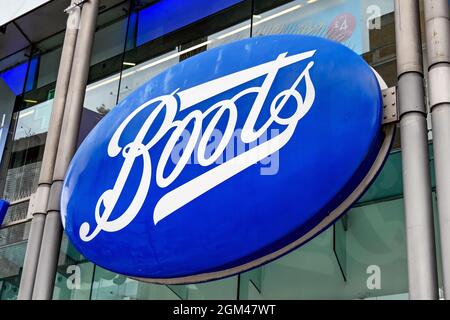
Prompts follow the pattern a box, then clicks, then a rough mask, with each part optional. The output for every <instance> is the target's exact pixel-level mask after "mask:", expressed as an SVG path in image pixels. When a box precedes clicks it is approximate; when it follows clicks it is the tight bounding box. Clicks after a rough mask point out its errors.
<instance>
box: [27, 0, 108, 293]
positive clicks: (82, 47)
mask: <svg viewBox="0 0 450 320" xmlns="http://www.w3.org/2000/svg"><path fill="white" fill-rule="evenodd" d="M98 2H99V0H89V1H88V2H85V3H84V5H83V9H82V12H81V21H80V29H79V31H78V37H77V43H76V49H75V56H74V59H73V65H72V73H71V78H70V83H69V95H68V97H67V102H66V110H65V112H64V119H63V124H62V128H61V133H62V134H61V138H60V139H59V145H58V153H57V156H56V163H55V168H54V172H53V183H52V185H51V189H50V196H49V201H48V206H47V217H46V221H45V227H44V233H43V237H42V245H41V251H40V255H39V263H38V267H37V273H36V280H35V285H34V290H33V299H37V300H49V299H51V298H52V294H53V287H54V283H55V276H56V268H57V265H58V257H59V249H60V244H61V236H62V225H61V218H60V202H59V200H60V196H61V187H62V181H63V179H64V175H65V173H66V170H67V168H68V166H69V163H70V160H71V159H72V157H73V155H74V153H75V149H76V143H77V138H78V132H79V127H80V120H81V113H82V109H83V103H84V96H85V93H86V84H87V80H88V74H89V64H90V57H91V51H92V45H93V41H94V34H95V28H96V22H97V14H98Z"/></svg>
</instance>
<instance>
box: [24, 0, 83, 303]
mask: <svg viewBox="0 0 450 320" xmlns="http://www.w3.org/2000/svg"><path fill="white" fill-rule="evenodd" d="M74 1H75V0H72V4H73V3H74ZM79 20H80V8H78V7H75V8H74V9H73V10H71V11H70V12H69V13H68V18H67V27H66V33H65V37H64V43H63V48H62V53H61V60H60V62H59V70H58V77H57V81H56V90H55V98H54V100H53V106H52V113H51V118H50V125H49V128H48V133H47V139H46V144H45V149H44V155H43V159H42V167H41V171H40V175H39V184H38V188H37V191H36V203H35V207H34V208H33V212H32V215H33V218H32V221H31V228H30V234H29V236H28V243H27V250H26V253H25V260H24V265H23V271H22V277H21V281H20V287H19V294H18V299H20V300H29V299H31V297H32V293H33V286H34V280H35V276H36V269H37V265H38V258H39V251H40V248H41V240H42V234H43V231H44V224H45V216H46V214H47V201H48V195H49V192H50V186H51V183H52V179H53V169H54V165H55V159H56V153H57V149H58V141H59V137H60V133H61V125H62V120H63V115H64V107H65V103H66V97H67V92H68V87H69V79H70V74H71V69H72V61H73V56H74V52H75V44H76V40H77V34H78V25H79V22H80V21H79Z"/></svg>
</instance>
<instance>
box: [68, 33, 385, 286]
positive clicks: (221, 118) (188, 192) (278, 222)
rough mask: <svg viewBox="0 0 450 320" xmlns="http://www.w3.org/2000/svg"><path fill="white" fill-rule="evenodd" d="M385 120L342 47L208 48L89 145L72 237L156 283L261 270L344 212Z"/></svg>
mask: <svg viewBox="0 0 450 320" xmlns="http://www.w3.org/2000/svg"><path fill="white" fill-rule="evenodd" d="M381 109H382V106H381V98H380V87H379V84H378V81H377V78H376V76H375V74H374V73H373V72H372V70H371V69H370V67H369V66H368V65H367V64H366V63H365V62H364V61H363V60H362V59H361V58H360V57H359V56H357V55H356V54H354V53H353V52H352V51H350V50H349V49H347V48H345V47H343V46H342V45H339V44H337V43H335V42H331V41H329V40H324V39H320V38H315V37H304V36H269V37H258V38H254V39H246V40H243V41H238V42H235V43H231V44H229V45H225V46H222V47H219V48H215V49H212V50H209V51H207V52H204V53H202V54H199V55H197V56H194V57H192V58H190V59H187V60H186V61H183V62H182V63H179V64H177V65H174V66H173V67H171V68H169V69H168V70H166V71H164V72H163V73H161V74H159V75H158V76H156V77H154V78H153V79H151V80H149V81H148V82H147V83H145V84H144V85H143V86H142V87H141V88H139V89H137V90H136V91H134V92H133V93H131V94H130V95H129V96H128V97H127V98H126V99H125V100H124V101H122V102H121V103H120V104H119V105H118V106H116V107H115V108H114V109H113V110H112V111H111V112H110V113H109V114H108V115H107V116H105V118H104V119H103V120H102V121H101V122H100V123H99V124H98V125H97V126H96V127H95V128H94V129H93V130H92V132H91V133H90V134H89V136H88V137H87V138H86V139H85V141H84V142H83V143H82V144H81V146H80V148H79V149H78V151H77V153H76V155H75V157H74V159H73V160H72V163H71V165H70V167H69V170H68V173H67V176H66V179H65V181H64V187H63V192H62V197H61V208H62V210H61V212H62V218H63V224H64V227H65V230H66V233H67V235H68V236H69V238H70V240H71V241H72V242H73V244H74V245H75V246H76V247H77V248H78V249H79V250H80V251H81V253H82V254H83V255H84V256H86V257H87V258H88V259H90V260H92V261H93V262H95V263H97V264H99V265H101V266H102V267H104V268H107V269H109V270H112V271H115V272H118V273H122V274H125V275H129V276H134V277H140V278H145V279H147V280H148V281H153V282H160V283H184V282H192V281H204V280H208V279H214V278H218V277H223V276H226V275H230V274H234V273H236V272H240V271H243V270H245V269H248V268H251V267H254V266H256V265H259V264H262V263H264V262H267V261H269V260H272V259H274V258H275V257H277V256H280V255H281V254H283V253H285V252H287V251H288V250H291V249H292V248H294V247H296V246H298V245H300V244H301V243H303V242H304V241H306V240H307V239H309V238H311V237H312V236H314V235H316V234H317V233H319V232H320V231H322V230H323V229H324V228H325V227H326V226H327V225H329V223H330V222H331V221H332V220H330V219H331V218H333V219H335V218H337V217H338V216H339V214H342V212H343V211H344V210H341V209H339V210H337V208H338V207H340V206H342V203H343V202H344V201H345V200H346V199H347V198H348V197H349V196H350V195H351V194H352V193H353V191H354V190H355V189H356V188H357V187H358V186H359V185H360V184H361V182H362V181H363V179H364V178H365V177H366V176H367V174H368V172H369V171H370V170H371V168H372V165H373V163H374V162H375V159H376V158H377V156H378V154H379V151H380V149H381V146H382V142H383V133H382V130H381ZM267 159H271V160H274V159H277V162H276V170H272V171H271V174H267V175H265V174H262V173H261V172H262V171H259V170H258V166H259V165H260V164H262V163H266V164H267V163H268V161H267Z"/></svg>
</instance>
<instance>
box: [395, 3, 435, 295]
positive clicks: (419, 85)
mask: <svg viewBox="0 0 450 320" xmlns="http://www.w3.org/2000/svg"><path fill="white" fill-rule="evenodd" d="M395 34H396V46H397V74H398V94H399V104H400V132H401V144H402V166H403V167H402V173H403V193H404V205H405V220H406V244H407V255H408V283H409V297H410V299H414V300H415V299H437V298H438V285H437V268H436V252H435V241H434V225H433V209H432V198H431V179H430V171H429V160H428V159H429V158H428V138H427V123H426V114H427V112H426V108H425V103H424V87H423V63H422V41H421V35H420V13H419V1H417V0H395Z"/></svg>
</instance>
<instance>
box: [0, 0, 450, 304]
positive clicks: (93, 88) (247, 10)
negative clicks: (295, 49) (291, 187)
mask: <svg viewBox="0 0 450 320" xmlns="http://www.w3.org/2000/svg"><path fill="white" fill-rule="evenodd" d="M425 1H427V0H425ZM420 3H421V6H420V8H421V10H423V8H422V7H423V3H422V1H420ZM69 5H70V1H66V0H64V1H62V0H61V1H60V0H58V1H41V3H36V4H35V6H34V7H33V8H32V9H31V8H30V9H27V10H28V11H27V10H25V11H26V12H22V11H23V10H22V11H20V10H18V9H17V10H18V11H17V12H19V14H18V15H15V16H11V17H9V20H8V21H7V22H6V23H5V24H4V25H3V26H2V27H1V29H0V125H1V126H0V159H1V163H0V198H2V199H6V200H8V201H9V202H10V204H11V205H10V208H9V210H8V212H7V215H6V218H5V220H4V222H3V224H2V226H1V227H0V299H1V300H9V299H17V296H18V292H19V286H20V282H21V275H22V270H23V264H24V258H25V253H26V248H27V241H28V236H29V230H30V225H31V219H32V216H31V211H32V210H31V209H30V201H32V200H30V199H32V198H33V194H35V192H36V189H37V185H38V180H39V173H40V169H41V166H42V158H43V153H44V148H45V143H46V137H47V131H48V128H49V122H50V115H51V112H52V105H53V100H54V94H55V86H56V78H57V74H58V66H59V60H60V57H61V52H62V45H63V41H64V34H65V27H66V19H67V17H66V14H65V13H64V9H66V8H67V7H68V6H69ZM14 10H16V9H14ZM394 10H395V9H394V0H330V1H328V0H327V1H325V0H242V1H239V0H226V1H225V0H224V1H200V0H195V1H167V0H159V1H155V0H125V1H123V0H108V1H106V0H104V1H100V5H99V14H98V17H97V28H96V31H95V37H94V43H93V50H92V55H91V58H90V67H89V79H88V86H87V89H86V95H85V98H84V108H83V113H82V118H81V125H80V131H79V136H78V144H79V143H81V142H82V141H83V139H84V138H85V137H86V135H87V134H88V133H89V131H90V130H91V129H92V128H93V127H94V126H95V125H96V123H98V121H100V120H101V118H102V117H103V116H104V115H105V114H107V113H108V112H109V111H110V110H111V109H112V108H114V107H115V105H116V104H117V103H118V102H119V101H121V100H122V99H124V98H125V97H126V96H127V95H128V94H129V93H131V92H132V91H133V90H135V89H137V88H138V87H139V86H140V85H141V84H143V83H144V82H146V81H147V80H149V79H151V78H152V77H153V76H155V75H157V74H158V73H160V72H161V71H163V70H165V69H167V68H168V67H170V66H172V65H175V64H177V63H179V62H180V61H183V60H185V59H187V58H189V57H191V56H193V55H196V54H198V53H200V52H203V51H206V50H209V49H211V48H214V47H217V46H219V45H222V44H226V43H229V42H232V41H235V40H238V39H244V38H249V37H258V36H261V35H275V34H307V35H314V36H319V37H324V38H328V39H331V40H335V41H338V42H340V43H342V44H344V45H345V46H347V47H349V48H351V49H352V50H353V51H355V52H356V53H358V54H359V55H361V56H362V57H363V58H364V59H365V60H366V61H367V62H368V63H369V64H370V65H371V66H372V67H373V68H374V69H375V70H376V71H377V72H378V73H379V74H380V75H381V76H382V77H383V79H384V80H385V81H386V83H387V84H388V86H390V87H391V86H396V85H397V54H396V34H395V14H394ZM1 11H3V8H2V10H1ZM2 14H3V13H0V15H2ZM2 18H3V17H2ZM4 20H5V21H6V20H7V19H6V18H4ZM0 21H2V20H0ZM36 26H39V28H36ZM424 39H425V37H424ZM423 50H424V56H426V53H427V48H426V45H425V41H424V44H423ZM425 77H426V75H425ZM447 89H448V90H450V88H447ZM428 129H429V134H428V147H429V155H430V156H429V165H430V169H431V171H430V172H431V177H432V179H431V180H432V181H431V184H432V198H433V212H434V216H435V219H434V223H435V230H436V234H435V237H436V240H435V243H436V247H437V249H436V254H437V261H438V263H437V266H438V269H437V275H438V280H439V281H438V283H439V287H440V289H439V290H440V291H439V292H440V296H442V292H441V291H442V290H441V288H442V270H441V263H439V261H440V250H439V248H440V245H439V241H440V240H439V234H438V231H439V227H438V220H439V219H438V210H437V205H436V203H437V200H436V193H435V184H436V183H435V170H434V161H433V160H434V159H433V140H432V134H431V129H432V128H431V120H430V119H429V121H428ZM397 131H398V132H397V137H396V139H395V141H394V145H393V146H392V149H391V152H390V155H389V157H388V159H387V161H386V164H385V166H384V168H383V170H382V172H381V173H380V174H379V176H378V178H377V179H376V181H375V182H374V183H373V184H372V185H371V187H370V188H369V189H368V190H367V192H366V193H365V194H364V196H363V197H362V198H361V199H359V200H358V202H357V203H356V204H355V205H353V207H352V208H351V210H349V211H348V213H346V214H345V215H344V216H343V217H342V218H341V219H340V220H339V221H337V222H336V223H335V224H334V225H333V226H332V227H330V228H329V229H327V231H325V232H324V233H322V234H320V235H319V236H317V237H316V238H314V239H313V240H312V241H310V242H309V243H307V244H306V245H304V246H302V247H301V248H299V249H297V250H295V251H293V252H291V253H290V254H288V255H286V256H284V257H282V258H279V259H277V260H275V261H273V262H271V263H269V264H266V265H264V266H262V267H259V268H257V269H254V270H251V271H248V272H245V273H242V274H239V275H237V276H233V277H228V278H225V279H222V280H217V281H211V282H206V283H199V284H189V285H156V284H149V283H144V282H140V281H136V280H134V279H131V278H127V277H125V276H122V275H118V274H115V273H112V272H110V271H107V270H105V269H103V268H101V267H99V266H96V265H94V264H93V263H91V262H89V261H87V260H86V259H85V258H84V257H83V256H82V255H81V254H80V253H78V252H77V251H76V249H75V248H74V247H73V246H72V245H71V244H70V243H69V242H68V240H67V238H66V237H65V236H63V239H62V243H61V248H60V255H59V260H58V268H57V274H56V277H55V284H54V290H53V299H92V300H95V299H182V300H190V299H241V300H245V299H408V297H409V294H408V259H407V244H406V227H405V225H406V223H405V210H404V199H403V190H404V185H403V179H402V145H401V142H400V136H399V130H397ZM271 165H274V164H273V163H268V164H267V168H268V170H270V166H271Z"/></svg>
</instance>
